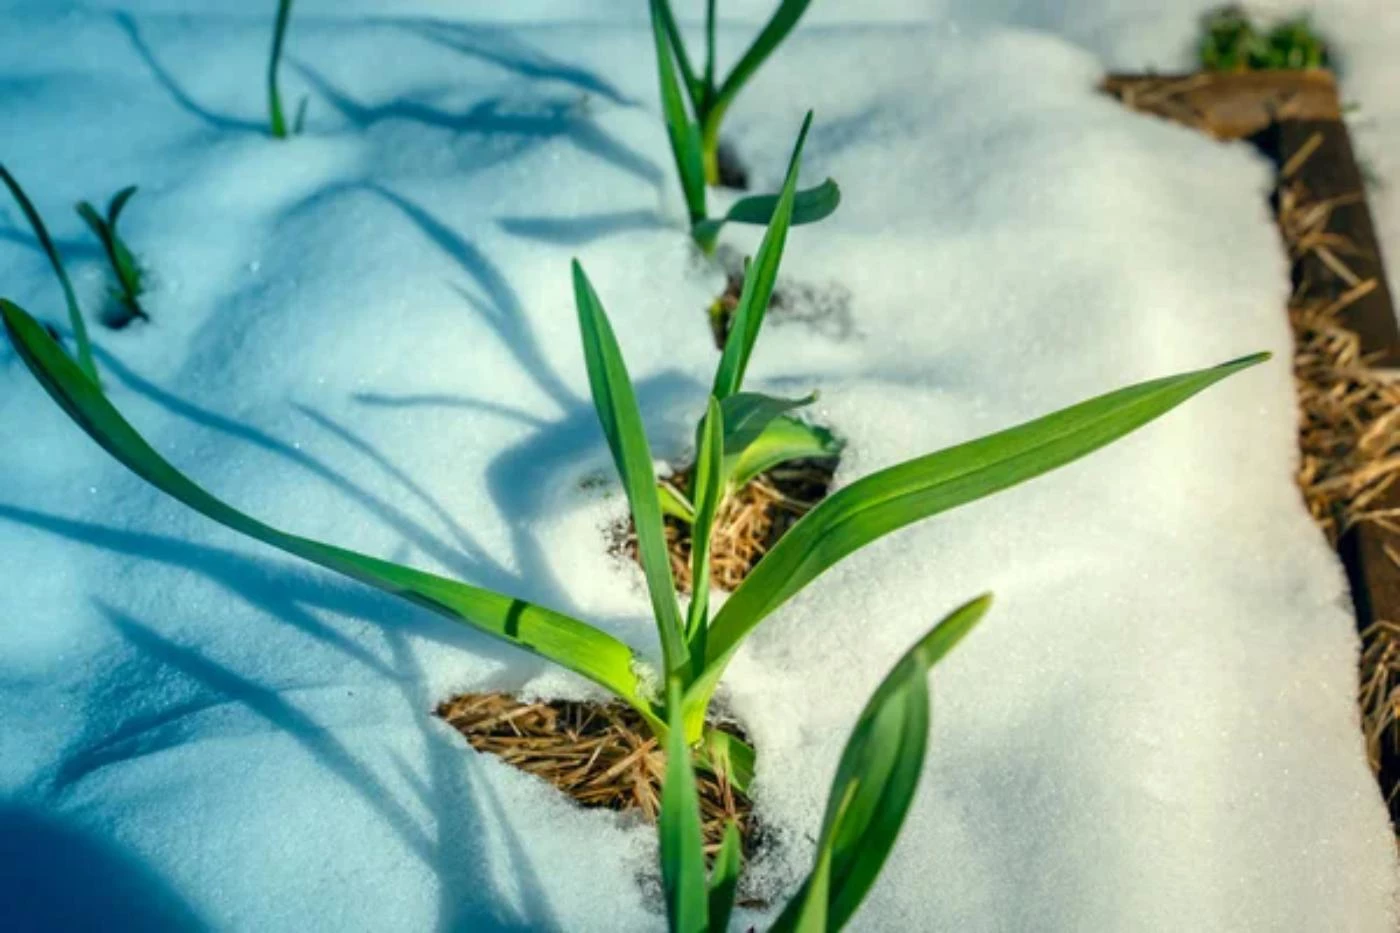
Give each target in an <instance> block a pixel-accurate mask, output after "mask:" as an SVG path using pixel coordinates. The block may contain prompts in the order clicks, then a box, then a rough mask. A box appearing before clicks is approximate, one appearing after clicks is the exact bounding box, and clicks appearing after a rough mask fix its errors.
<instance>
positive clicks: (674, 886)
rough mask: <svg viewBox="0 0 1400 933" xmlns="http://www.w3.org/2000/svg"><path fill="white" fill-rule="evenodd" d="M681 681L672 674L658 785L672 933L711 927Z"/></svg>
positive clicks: (664, 882) (663, 871) (663, 882)
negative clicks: (661, 777)
mask: <svg viewBox="0 0 1400 933" xmlns="http://www.w3.org/2000/svg"><path fill="white" fill-rule="evenodd" d="M683 706H684V704H683V703H682V702H681V685H680V680H679V679H678V678H674V677H673V678H671V679H670V680H669V682H668V685H667V691H666V707H667V709H669V710H670V722H669V732H668V734H667V736H666V781H665V783H664V784H663V785H662V787H661V817H660V820H659V824H660V825H659V828H658V831H659V833H660V835H661V886H662V888H663V890H664V891H665V893H666V918H667V920H668V921H669V925H670V929H671V931H672V933H705V931H706V930H708V929H709V928H710V918H709V891H708V888H707V885H706V883H705V839H704V834H703V832H702V830H701V825H700V795H699V793H698V792H697V791H696V789H695V769H694V767H693V766H692V765H691V762H690V746H689V745H688V744H687V743H686V739H685V727H684V725H683V724H682V722H681V710H682V708H683Z"/></svg>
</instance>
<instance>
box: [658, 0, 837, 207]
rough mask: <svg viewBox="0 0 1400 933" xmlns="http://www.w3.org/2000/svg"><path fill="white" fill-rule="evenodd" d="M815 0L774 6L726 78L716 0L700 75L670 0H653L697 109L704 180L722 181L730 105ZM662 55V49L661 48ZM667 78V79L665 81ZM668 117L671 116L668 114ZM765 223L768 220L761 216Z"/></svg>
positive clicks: (708, 15)
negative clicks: (719, 73)
mask: <svg viewBox="0 0 1400 933" xmlns="http://www.w3.org/2000/svg"><path fill="white" fill-rule="evenodd" d="M811 2H812V0H782V2H781V3H779V4H778V8H777V9H776V10H774V11H773V15H772V16H771V17H769V19H768V22H767V23H766V24H764V27H763V29H762V30H760V31H759V34H758V36H757V38H755V39H754V41H753V44H752V45H750V46H749V47H748V49H747V50H746V51H745V52H744V54H743V55H741V56H739V61H738V62H737V63H735V65H734V67H733V69H731V70H730V72H729V74H728V75H726V76H725V78H724V79H723V80H717V79H716V75H715V0H706V3H705V65H704V70H703V71H701V72H700V73H699V74H697V73H696V71H695V68H694V67H693V66H692V65H691V58H690V55H689V53H687V51H686V47H685V40H684V39H683V38H682V36H681V31H680V27H679V26H678V25H677V23H676V17H675V13H674V12H673V11H672V9H671V3H670V0H652V4H651V6H652V17H653V21H657V20H659V21H660V24H661V25H662V26H663V27H664V30H665V40H666V46H667V48H666V50H665V54H666V57H667V58H670V57H672V56H674V59H675V62H676V65H677V66H678V67H679V68H680V72H681V78H682V83H683V86H684V87H685V92H686V96H687V98H688V99H689V101H690V108H691V112H693V113H694V114H695V121H694V123H695V126H696V128H697V132H698V134H699V138H700V143H699V146H700V147H699V153H700V164H701V167H702V169H703V173H704V174H703V179H704V181H705V182H706V183H708V184H711V185H717V184H719V181H720V178H719V130H720V124H721V122H723V120H724V115H725V113H726V112H727V111H728V110H729V106H730V105H731V104H732V103H734V98H735V97H737V96H738V94H739V91H740V89H742V88H743V86H744V85H745V84H746V83H748V80H749V79H750V78H752V77H753V75H754V72H756V71H758V68H759V66H760V65H762V64H763V62H764V61H765V60H766V59H767V58H768V56H769V55H772V54H773V51H774V50H775V49H777V47H778V45H779V44H780V43H781V42H782V41H783V40H784V39H786V38H787V35H788V33H790V32H792V30H793V28H794V27H795V26H796V25H797V21H798V20H799V19H801V18H802V14H803V13H805V12H806V11H807V7H808V6H809V5H810V4H811ZM657 54H658V56H660V55H661V54H662V50H661V49H660V48H658V49H657ZM664 80H665V79H664V78H663V81H664ZM668 119H669V118H668ZM759 222H760V223H763V222H764V221H759Z"/></svg>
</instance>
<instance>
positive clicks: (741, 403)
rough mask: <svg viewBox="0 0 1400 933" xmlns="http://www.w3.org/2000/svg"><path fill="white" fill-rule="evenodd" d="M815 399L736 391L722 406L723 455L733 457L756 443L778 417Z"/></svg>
mask: <svg viewBox="0 0 1400 933" xmlns="http://www.w3.org/2000/svg"><path fill="white" fill-rule="evenodd" d="M816 400H817V393H815V392H813V393H812V394H811V395H808V396H805V397H804V398H780V397H779V396H776V395H765V394H764V393H762V392H736V393H735V394H733V395H731V396H729V397H728V398H726V399H725V400H724V401H723V402H722V403H721V408H722V409H723V411H724V454H725V456H726V457H736V456H738V455H739V454H742V453H743V452H744V451H745V450H746V449H747V448H748V446H749V445H750V444H752V443H753V442H754V441H756V440H758V438H759V436H760V435H762V434H763V432H764V430H766V429H767V427H768V425H769V423H770V422H772V421H773V419H774V418H777V417H778V416H779V415H784V414H787V413H788V412H790V411H795V410H796V409H798V408H804V407H806V406H807V405H810V404H812V403H813V402H815V401H816Z"/></svg>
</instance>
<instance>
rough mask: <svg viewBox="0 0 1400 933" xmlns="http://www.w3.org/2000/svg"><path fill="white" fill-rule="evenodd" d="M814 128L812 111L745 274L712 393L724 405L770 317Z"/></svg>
mask: <svg viewBox="0 0 1400 933" xmlns="http://www.w3.org/2000/svg"><path fill="white" fill-rule="evenodd" d="M811 125H812V112H811V111H810V110H809V111H808V112H807V117H806V119H804V120H803V121H802V130H801V131H800V132H799V133H798V134H797V144H796V145H795V146H793V149H792V158H791V159H790V160H789V161H788V170H787V179H786V180H785V181H784V182H783V190H782V193H781V194H779V195H778V203H777V206H776V207H775V208H774V209H773V221H772V223H770V224H769V225H768V230H767V231H766V232H765V233H764V234H763V242H762V243H760V244H759V247H758V255H757V256H756V257H755V259H754V261H753V262H752V263H751V264H750V265H749V266H748V267H747V268H746V270H745V274H744V287H743V290H742V291H741V292H740V293H739V304H738V305H737V306H736V307H735V309H734V319H733V321H732V322H731V323H730V329H729V339H728V340H726V341H725V343H724V352H723V354H722V355H721V356H720V361H719V368H718V369H717V370H716V372H715V385H714V390H713V391H712V392H711V394H712V395H714V397H715V398H717V399H719V400H720V401H721V402H723V401H724V400H725V399H727V398H728V397H729V396H731V395H733V394H735V393H736V392H738V391H739V389H740V387H741V386H743V384H744V370H745V369H747V368H748V365H749V356H750V355H751V354H752V353H753V345H754V341H755V340H757V339H758V331H759V328H760V327H761V326H762V324H763V318H764V315H766V314H767V313H768V300H769V299H770V298H771V297H772V296H773V285H774V284H775V283H776V282H777V280H778V264H779V262H781V261H782V258H783V245H784V244H785V243H786V242H787V233H788V226H789V224H790V222H791V220H792V208H793V199H794V198H795V197H796V193H797V172H798V169H799V168H800V167H801V164H802V144H803V143H804V142H805V141H806V139H807V130H808V129H809V128H810V127H811Z"/></svg>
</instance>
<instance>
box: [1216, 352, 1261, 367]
mask: <svg viewBox="0 0 1400 933" xmlns="http://www.w3.org/2000/svg"><path fill="white" fill-rule="evenodd" d="M1273 358H1274V355H1273V354H1272V353H1270V352H1269V351H1267V350H1263V351H1261V352H1259V353H1251V354H1249V355H1248V356H1242V357H1240V358H1239V359H1236V360H1231V361H1230V362H1228V363H1225V364H1223V365H1224V367H1226V368H1229V369H1244V368H1246V367H1248V366H1257V365H1259V364H1260V363H1263V362H1265V361H1266V360H1271V359H1273Z"/></svg>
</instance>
